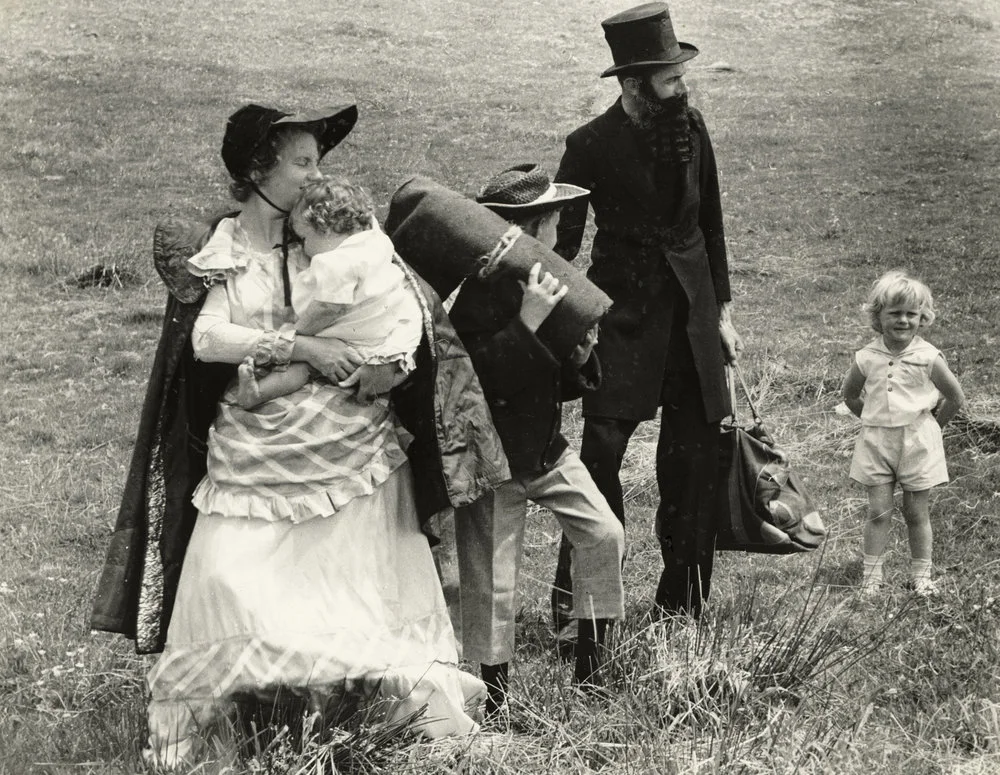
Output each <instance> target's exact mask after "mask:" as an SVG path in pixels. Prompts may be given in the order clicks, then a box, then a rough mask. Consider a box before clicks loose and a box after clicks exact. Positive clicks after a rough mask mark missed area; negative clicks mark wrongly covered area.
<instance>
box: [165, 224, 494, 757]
mask: <svg viewBox="0 0 1000 775" xmlns="http://www.w3.org/2000/svg"><path fill="white" fill-rule="evenodd" d="M216 235H217V236H216V237H213V241H212V242H210V243H209V246H206V247H207V248H208V249H209V250H214V251H215V252H214V253H213V254H212V255H211V261H212V262H214V263H219V262H220V261H222V262H223V263H224V258H225V255H224V254H225V252H226V251H225V250H222V251H221V252H220V246H222V247H223V248H227V249H228V251H229V253H230V254H231V258H232V266H231V267H229V268H228V270H227V271H226V273H227V275H228V277H227V281H226V283H225V284H222V285H216V286H214V287H213V288H212V289H211V291H210V292H209V295H208V298H207V299H206V302H205V306H204V308H203V310H202V312H201V315H200V317H199V321H198V323H197V324H196V327H195V332H194V334H193V335H192V340H193V343H194V345H195V352H196V353H197V354H198V355H199V356H200V357H203V358H207V359H213V360H226V361H230V362H237V361H239V360H240V359H241V358H242V357H245V356H247V355H254V356H255V357H256V358H257V359H258V361H266V360H267V358H269V357H271V356H272V355H273V354H274V353H276V352H277V351H278V348H280V347H281V346H282V345H281V341H282V337H283V336H284V337H285V338H286V343H287V341H290V340H288V339H287V332H288V331H289V330H290V320H289V318H290V317H291V314H292V313H291V311H290V309H289V308H286V307H285V306H284V297H283V293H282V285H281V261H282V258H281V254H280V251H279V250H274V251H272V252H270V253H257V252H255V251H253V250H252V248H250V247H249V242H248V241H247V240H246V238H245V235H244V234H243V233H242V230H241V228H240V227H239V224H238V222H237V221H236V220H234V219H229V220H224V221H223V222H222V223H221V224H220V226H219V228H218V230H217V232H216ZM196 258H197V257H196ZM307 261H308V260H307V259H306V258H305V257H304V256H302V254H301V253H300V252H299V251H297V250H295V249H293V250H292V251H291V252H290V255H289V273H290V275H291V276H292V277H293V278H294V276H295V273H297V272H298V271H301V270H302V269H303V268H304V267H305V266H307V265H308V263H307ZM216 268H218V267H216ZM414 304H416V302H415V301H414ZM419 319H420V315H419V313H418V314H417V320H419ZM283 332H284V333H283ZM406 441H407V440H406V432H405V431H404V430H402V429H401V428H400V427H398V424H397V423H396V421H395V418H394V415H393V413H392V410H391V407H390V405H389V403H388V401H387V400H385V399H380V400H378V401H376V402H375V403H374V404H367V405H366V404H362V403H360V402H358V401H356V400H355V399H354V397H353V393H351V392H349V391H347V390H344V389H341V388H338V387H336V386H333V385H330V384H327V383H325V382H323V381H315V382H311V383H309V384H307V385H306V386H305V387H303V388H301V389H300V390H298V391H297V392H296V393H293V394H291V395H289V396H285V397H281V398H278V399H275V400H273V401H270V402H268V403H266V404H263V405H262V406H260V407H257V408H256V409H254V410H252V411H246V410H243V409H241V408H240V407H239V406H236V405H234V404H230V403H227V402H225V401H223V402H222V403H221V404H220V407H219V412H218V415H217V417H216V420H215V423H214V425H213V427H212V429H211V431H210V434H209V442H208V444H209V450H208V474H207V476H206V477H205V479H204V480H203V481H202V482H201V484H200V485H199V486H198V488H197V490H196V492H195V496H194V501H195V505H196V506H197V507H198V509H199V514H198V520H197V522H196V525H195V529H194V533H193V534H192V536H191V541H190V544H189V546H188V549H187V553H186V554H185V559H184V567H183V570H182V573H181V577H180V582H179V586H178V590H177V598H176V602H175V605H174V610H173V615H172V618H171V622H170V627H169V630H168V634H167V643H166V647H165V649H164V652H163V654H162V655H161V657H160V658H159V660H158V661H157V663H156V665H155V666H154V667H153V669H152V670H151V671H150V673H149V676H148V682H149V688H150V692H151V694H152V699H151V702H150V705H149V730H150V744H151V749H152V751H151V753H152V756H153V758H154V759H155V760H157V761H158V762H159V763H161V764H174V763H177V762H180V761H184V760H186V759H190V758H192V757H195V756H197V755H198V749H199V747H200V745H201V744H202V743H203V742H204V741H203V739H202V737H203V733H204V732H205V731H206V730H208V729H210V727H211V725H212V724H213V722H215V721H217V720H218V718H219V717H220V715H222V714H225V713H228V712H229V711H230V709H231V703H232V698H233V697H234V696H236V697H238V696H241V695H247V694H249V695H258V696H264V697H266V696H269V695H273V694H274V692H275V690H276V689H278V688H291V689H293V690H297V691H305V692H306V693H308V694H310V695H311V696H313V697H314V698H318V699H319V701H320V702H322V701H323V700H324V699H325V698H328V697H330V696H336V695H338V694H341V693H343V692H345V691H350V692H356V693H360V694H361V695H362V696H364V697H368V698H374V697H380V698H383V699H391V700H394V701H395V702H393V703H391V704H390V706H389V707H390V710H389V711H388V713H389V715H390V717H394V718H402V717H404V716H406V715H409V714H410V713H412V712H413V711H415V710H417V709H419V708H421V707H422V706H424V705H426V706H427V710H426V712H425V714H424V716H423V717H422V718H423V723H422V726H421V731H422V732H423V733H425V734H427V735H428V736H432V737H436V736H441V735H448V734H462V733H468V732H471V731H474V730H475V729H476V728H477V725H476V722H475V721H474V720H473V716H474V715H475V714H476V713H478V707H479V704H480V702H481V700H482V699H483V696H484V687H483V684H482V682H481V681H479V680H478V679H477V678H476V677H474V676H472V675H470V674H468V673H465V672H463V671H461V670H460V669H459V668H458V665H457V662H458V658H457V653H456V645H455V637H454V633H453V631H452V627H451V623H450V620H449V617H448V612H447V609H446V607H445V602H444V597H443V595H442V592H441V586H440V583H439V580H438V577H437V574H436V571H435V567H434V562H433V559H432V556H431V552H430V548H429V546H428V543H427V540H426V538H425V537H424V535H423V534H422V533H421V532H420V530H419V525H418V520H417V515H416V511H415V508H414V500H413V492H412V487H413V482H412V476H411V473H410V469H409V465H408V463H407V461H406V455H405V452H404V450H403V445H404V444H405V443H406Z"/></svg>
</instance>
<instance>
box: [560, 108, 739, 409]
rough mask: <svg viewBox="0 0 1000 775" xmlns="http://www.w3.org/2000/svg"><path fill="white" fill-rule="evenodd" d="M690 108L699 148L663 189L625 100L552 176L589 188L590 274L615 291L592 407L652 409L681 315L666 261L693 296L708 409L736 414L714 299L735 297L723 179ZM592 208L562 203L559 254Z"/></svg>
mask: <svg viewBox="0 0 1000 775" xmlns="http://www.w3.org/2000/svg"><path fill="white" fill-rule="evenodd" d="M690 115H691V119H690V123H691V128H692V130H693V132H694V137H695V138H696V141H695V142H694V143H693V146H694V148H693V151H694V152H693V159H692V161H691V162H690V163H688V164H687V165H686V167H685V169H684V171H683V173H678V174H677V175H676V176H675V184H676V189H675V190H672V191H667V192H664V191H662V190H658V189H657V187H656V184H655V182H654V178H653V165H652V163H651V162H650V161H649V160H648V158H647V157H645V156H643V155H642V154H641V153H640V150H639V147H638V145H637V139H636V134H635V131H634V129H633V128H632V127H631V126H630V125H629V120H628V117H627V115H626V114H625V111H624V109H623V108H622V105H621V100H620V99H619V100H618V101H617V102H616V103H615V104H614V105H613V106H611V108H609V109H608V110H607V111H606V112H605V113H604V114H602V115H600V116H598V117H597V118H595V119H594V120H593V121H591V122H590V123H588V124H585V125H584V126H582V127H580V128H579V129H577V130H576V131H574V132H573V133H572V134H570V135H569V137H567V138H566V151H565V153H564V155H563V158H562V162H561V163H560V166H559V172H558V173H557V175H556V178H555V179H556V181H557V182H560V183H572V184H574V185H577V186H583V187H584V188H589V189H590V190H591V195H590V199H589V202H590V205H591V206H592V207H593V208H594V220H595V225H596V227H597V231H596V234H595V236H594V244H593V248H592V250H591V266H590V269H589V270H588V272H587V276H588V277H589V278H590V279H591V280H592V281H593V282H594V284H595V285H597V286H598V287H599V288H601V289H602V290H603V291H604V292H605V293H607V294H608V295H609V296H610V297H611V298H612V299H613V300H614V306H612V308H611V311H610V312H609V313H608V315H607V316H606V317H605V318H604V320H603V321H602V322H601V331H600V340H599V342H598V345H597V350H596V351H597V354H598V357H599V358H600V362H601V367H602V370H603V377H604V379H603V382H602V384H601V387H600V388H599V389H598V390H596V391H594V392H592V393H588V394H586V395H585V396H584V398H583V409H584V414H586V415H591V416H603V417H616V418H620V419H629V420H648V419H651V418H652V417H654V416H655V414H656V409H657V407H658V406H659V403H660V393H661V386H662V384H663V377H664V370H665V368H666V367H667V365H668V364H667V363H666V357H667V345H668V343H669V336H670V329H671V324H672V321H673V319H674V309H673V305H672V304H671V302H670V299H671V294H670V293H668V292H667V289H668V287H669V284H670V283H671V282H672V280H671V278H670V271H671V270H672V272H673V274H674V275H675V276H676V279H677V281H679V283H680V285H681V287H682V288H683V292H684V294H685V296H686V297H687V300H688V305H689V310H690V312H689V315H688V320H687V334H688V338H689V341H690V344H691V350H692V352H693V355H694V360H695V367H696V369H697V373H698V381H699V385H700V389H701V393H702V397H703V400H704V408H705V415H706V417H705V419H706V420H707V421H709V422H713V421H717V420H720V419H722V418H723V417H725V416H726V415H727V414H728V413H729V399H728V393H727V391H726V389H725V375H724V370H723V369H724V362H723V354H722V345H721V339H720V337H719V305H720V304H721V303H722V302H724V301H729V300H730V290H729V265H728V261H727V258H726V246H725V236H724V232H723V224H722V205H721V201H720V195H719V179H718V172H717V170H716V165H715V153H714V151H713V149H712V143H711V141H710V139H709V136H708V130H707V128H706V127H705V122H704V120H703V119H702V117H701V114H700V113H699V112H698V111H696V110H694V109H691V111H690ZM586 219H587V200H583V201H582V202H580V203H573V204H571V205H568V206H567V207H565V208H563V211H562V216H561V217H560V221H559V230H558V235H559V237H558V243H557V245H556V252H557V253H559V254H560V255H562V256H563V258H566V259H567V260H572V259H573V258H574V257H575V256H576V254H577V253H578V252H579V250H580V244H581V242H582V239H583V233H584V227H585V225H586Z"/></svg>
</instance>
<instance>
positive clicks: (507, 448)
mask: <svg viewBox="0 0 1000 775" xmlns="http://www.w3.org/2000/svg"><path fill="white" fill-rule="evenodd" d="M557 260H558V259H557ZM523 295H524V294H523V291H522V290H521V286H520V284H519V283H518V281H517V279H516V278H515V277H513V276H511V275H505V276H499V277H495V278H494V279H492V280H490V281H486V280H480V279H479V278H477V277H476V276H471V277H468V278H466V280H465V282H464V284H463V285H462V289H461V291H460V292H459V294H458V297H457V298H456V300H455V304H454V306H453V307H452V308H451V310H450V312H449V314H450V316H451V320H452V323H453V324H454V326H455V330H456V331H457V332H458V335H459V336H460V337H461V338H462V342H463V343H464V344H465V347H466V349H467V350H468V351H469V355H470V356H471V358H472V364H473V366H475V369H476V374H477V375H478V376H479V381H480V382H481V383H482V386H483V392H484V393H485V395H486V401H487V403H488V404H489V407H490V413H491V415H492V416H493V424H494V425H495V426H496V429H497V433H498V434H499V435H500V439H501V441H502V442H503V448H504V453H505V454H506V456H507V460H508V461H509V463H510V468H511V471H512V472H513V473H514V474H524V475H531V474H541V473H543V472H545V471H548V470H550V469H551V468H552V466H553V465H555V463H556V461H557V460H558V459H559V456H560V455H562V453H563V452H564V451H565V450H566V448H567V447H568V446H569V445H568V444H567V442H566V439H565V438H564V437H563V435H562V433H561V432H560V428H561V424H562V402H563V401H572V400H574V399H576V398H579V397H580V396H581V395H583V394H584V393H585V392H587V391H590V390H593V389H594V388H596V387H597V385H599V384H600V380H601V371H600V366H599V364H598V361H597V358H596V357H595V356H594V355H593V354H591V356H590V359H589V360H588V361H587V362H586V363H585V364H583V366H582V367H581V366H574V365H573V364H571V363H569V362H568V361H566V362H563V363H560V361H559V360H558V359H557V358H556V357H555V356H554V355H553V354H552V350H551V349H550V347H549V346H548V345H547V344H546V331H547V329H546V326H545V324H544V323H543V324H542V326H541V327H539V329H538V331H537V332H536V333H532V331H531V330H529V329H528V327H527V326H525V325H524V323H522V322H521V318H520V316H519V315H518V313H519V311H520V309H521V299H522V297H523Z"/></svg>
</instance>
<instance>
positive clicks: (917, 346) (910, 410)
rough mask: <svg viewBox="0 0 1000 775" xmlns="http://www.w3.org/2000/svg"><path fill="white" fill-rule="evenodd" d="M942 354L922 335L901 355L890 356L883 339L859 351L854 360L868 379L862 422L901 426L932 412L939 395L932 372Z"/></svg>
mask: <svg viewBox="0 0 1000 775" xmlns="http://www.w3.org/2000/svg"><path fill="white" fill-rule="evenodd" d="M940 355H941V351H940V350H938V349H937V348H936V347H934V345H932V344H930V343H928V342H925V341H924V340H923V339H922V338H921V337H919V336H915V337H913V341H911V342H910V344H909V346H907V348H906V349H905V350H903V352H901V353H891V352H890V351H889V349H888V348H887V347H886V346H885V343H884V342H883V341H882V338H881V337H879V338H878V339H875V340H874V341H872V342H870V343H869V344H867V345H866V346H865V347H864V348H862V349H861V350H859V351H858V352H857V353H856V354H855V356H854V359H855V362H856V363H857V365H858V368H859V369H860V370H861V373H862V374H863V375H864V377H865V389H864V408H863V409H862V412H861V422H862V423H863V424H865V425H877V426H882V427H899V426H902V425H909V424H910V423H912V422H913V421H914V420H916V419H917V418H918V417H919V416H920V415H921V414H923V413H924V412H929V411H930V410H931V409H933V408H934V406H935V405H936V404H937V402H938V400H939V398H940V394H939V393H938V391H937V388H935V387H934V383H933V382H931V369H932V368H933V366H934V361H935V360H936V359H937V358H938V357H939V356H940ZM890 367H893V368H891V369H890Z"/></svg>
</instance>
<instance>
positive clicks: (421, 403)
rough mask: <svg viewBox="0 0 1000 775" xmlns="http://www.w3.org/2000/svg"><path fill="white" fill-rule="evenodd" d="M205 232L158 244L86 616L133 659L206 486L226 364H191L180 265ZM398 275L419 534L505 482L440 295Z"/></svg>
mask: <svg viewBox="0 0 1000 775" xmlns="http://www.w3.org/2000/svg"><path fill="white" fill-rule="evenodd" d="M210 234H211V226H210V225H209V224H205V223H197V222H194V221H188V220H182V219H170V220H169V221H167V222H165V223H163V224H161V225H160V226H159V227H158V228H157V231H156V234H155V236H154V257H155V258H157V269H158V270H159V271H160V274H161V276H162V277H163V280H164V282H165V283H166V285H167V288H168V291H169V295H168V297H167V308H166V313H165V316H164V320H163V330H162V333H161V335H160V342H159V345H158V347H157V351H156V355H155V357H154V359H153V369H152V373H151V374H150V378H149V384H148V386H147V390H146V398H145V402H144V403H143V407H142V413H141V415H140V420H139V430H138V433H137V437H136V442H135V447H134V449H133V453H132V462H131V465H130V467H129V472H128V477H127V479H126V482H125V491H124V493H123V495H122V503H121V507H120V508H119V511H118V518H117V521H116V523H115V528H114V531H113V533H112V535H111V541H110V545H109V547H108V552H107V556H106V559H105V563H104V568H103V571H102V573H101V577H100V580H99V582H98V585H97V591H96V594H95V599H94V606H93V610H92V612H91V627H92V628H93V629H95V630H104V631H107V632H116V633H121V634H123V635H126V636H127V637H129V638H132V639H134V640H135V647H136V651H138V652H139V653H140V654H147V653H155V652H159V651H162V650H163V646H164V643H165V640H166V635H167V628H168V626H169V623H170V616H171V613H172V611H173V604H174V597H175V594H176V590H177V582H178V580H179V579H180V573H181V568H182V566H183V562H184V553H185V550H186V549H187V544H188V540H189V539H190V537H191V531H192V530H193V529H194V523H195V519H196V517H197V510H196V509H195V508H194V506H193V504H192V503H191V494H192V492H193V491H194V488H195V487H196V486H197V484H198V482H199V481H200V480H201V478H202V477H203V476H204V474H205V467H206V464H205V461H206V452H207V447H206V439H207V435H208V429H209V426H210V425H211V423H212V421H213V420H214V419H215V413H216V408H217V405H218V402H219V399H220V397H221V395H222V392H223V390H224V388H225V386H226V384H227V383H228V381H229V380H230V379H231V378H232V376H233V374H234V373H235V368H236V367H235V366H232V365H229V364H216V363H202V362H200V361H197V360H196V359H195V358H194V354H193V351H192V348H191V329H192V326H193V325H194V321H195V318H197V316H198V313H199V311H200V309H201V305H202V303H203V301H204V293H205V288H204V287H203V286H201V281H200V280H198V279H197V278H194V277H193V275H190V274H189V273H188V272H187V271H186V266H185V264H184V261H185V259H186V258H188V257H190V256H191V255H193V254H194V253H195V252H196V251H197V249H198V248H199V247H200V246H201V245H203V244H204V243H205V241H206V240H207V239H208V237H209V235H210ZM398 265H399V266H400V268H401V269H402V270H403V271H404V273H405V274H406V276H407V278H408V282H409V284H410V287H411V288H412V289H413V290H414V291H415V293H416V295H417V298H418V300H419V301H420V304H421V307H422V309H423V313H424V331H425V336H424V338H423V340H422V341H421V343H420V347H419V348H418V350H417V359H416V360H417V369H416V371H415V372H414V373H413V374H412V375H411V377H410V378H409V379H408V380H407V381H406V382H404V383H403V384H402V385H400V386H399V387H397V388H395V389H394V390H393V406H394V408H395V410H396V413H397V415H398V416H399V418H400V420H401V421H402V422H403V424H404V425H405V426H406V427H407V429H408V430H409V431H410V432H411V433H412V434H413V435H414V441H413V443H412V444H411V445H410V447H409V449H408V450H407V454H408V456H409V459H410V463H411V466H412V468H413V473H414V485H415V487H414V490H415V498H416V502H417V503H416V505H417V511H418V513H419V515H420V517H421V520H422V522H425V523H426V520H427V519H428V518H429V517H430V516H432V515H433V514H434V513H436V512H437V511H440V510H441V509H443V508H446V507H447V506H449V505H451V506H460V505H466V504H468V503H471V502H472V501H473V500H475V499H476V498H479V497H481V496H482V495H484V494H485V493H486V492H488V491H489V490H490V489H493V488H495V487H497V486H499V485H500V484H501V483H503V482H504V481H506V480H508V479H509V478H510V469H509V467H508V465H507V460H506V458H505V457H504V455H503V450H502V447H501V442H500V439H499V437H498V436H497V434H496V430H495V429H494V428H493V424H492V421H491V419H490V416H489V410H488V409H487V407H486V402H485V399H484V398H483V394H482V388H481V387H480V385H479V381H478V379H477V378H476V375H475V372H474V370H473V367H472V363H471V361H470V359H469V355H468V353H467V352H466V351H465V348H464V347H463V346H462V343H461V340H460V339H459V338H458V335H457V334H456V333H455V330H454V329H453V328H452V326H451V323H450V321H449V320H448V317H447V315H446V314H445V312H444V309H443V308H442V306H441V302H440V300H439V299H438V298H437V295H436V294H435V293H434V291H433V290H432V289H431V288H430V286H429V285H427V284H426V283H424V282H423V281H422V280H421V279H420V278H419V277H418V276H417V275H416V274H415V273H414V272H413V271H412V270H411V269H410V268H409V267H408V266H406V265H405V264H404V263H402V262H401V261H400V262H398Z"/></svg>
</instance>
